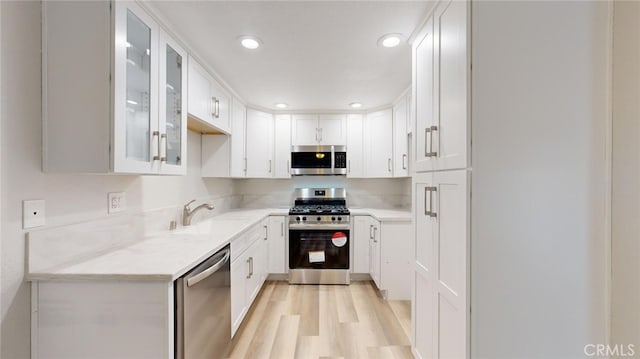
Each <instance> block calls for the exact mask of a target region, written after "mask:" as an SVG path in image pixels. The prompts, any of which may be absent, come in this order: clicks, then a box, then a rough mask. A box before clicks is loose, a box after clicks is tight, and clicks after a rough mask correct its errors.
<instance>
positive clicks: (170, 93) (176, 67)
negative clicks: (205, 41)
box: [159, 32, 187, 174]
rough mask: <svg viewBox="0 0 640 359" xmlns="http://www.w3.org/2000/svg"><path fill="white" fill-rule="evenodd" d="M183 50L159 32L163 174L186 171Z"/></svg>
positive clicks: (160, 124)
mask: <svg viewBox="0 0 640 359" xmlns="http://www.w3.org/2000/svg"><path fill="white" fill-rule="evenodd" d="M186 59H187V53H186V52H185V51H184V50H183V49H182V48H181V47H180V46H178V44H177V43H176V42H175V41H173V40H172V39H171V38H170V37H169V36H168V35H167V34H166V33H165V32H160V77H159V82H160V91H159V92H160V106H159V109H160V118H159V128H160V168H159V171H160V172H161V173H164V174H186V173H187V158H186V155H187V103H186V101H185V98H186V94H187V74H186V71H185V70H186V67H185V66H183V64H184V65H186V62H185V61H186Z"/></svg>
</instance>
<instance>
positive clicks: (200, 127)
mask: <svg viewBox="0 0 640 359" xmlns="http://www.w3.org/2000/svg"><path fill="white" fill-rule="evenodd" d="M230 110H231V97H230V96H229V95H228V94H227V93H226V92H225V91H224V90H223V88H222V86H220V84H218V82H217V81H216V80H214V79H213V77H212V76H211V74H209V72H207V71H206V70H205V69H204V68H203V67H202V66H201V65H200V64H199V63H198V62H197V61H196V60H194V59H193V58H192V57H189V118H190V120H191V121H190V122H189V128H190V129H193V130H195V131H198V132H202V133H220V132H222V133H230V132H231V131H230V127H231V124H230V116H229V113H230Z"/></svg>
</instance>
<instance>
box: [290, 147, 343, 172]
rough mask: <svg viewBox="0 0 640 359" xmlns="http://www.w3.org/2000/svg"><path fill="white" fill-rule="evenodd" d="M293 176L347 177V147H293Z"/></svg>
mask: <svg viewBox="0 0 640 359" xmlns="http://www.w3.org/2000/svg"><path fill="white" fill-rule="evenodd" d="M291 174H292V175H294V176H300V175H346V174H347V148H346V146H293V147H292V148H291Z"/></svg>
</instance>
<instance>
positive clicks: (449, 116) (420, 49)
mask: <svg viewBox="0 0 640 359" xmlns="http://www.w3.org/2000/svg"><path fill="white" fill-rule="evenodd" d="M467 17H468V12H467V3H466V2H464V1H445V2H442V3H440V4H439V5H438V8H437V9H436V10H435V13H434V15H433V16H432V17H430V18H429V20H428V22H427V23H426V26H425V27H424V29H423V31H422V32H421V35H420V36H418V37H417V38H416V40H415V41H414V43H413V89H414V93H413V98H414V104H415V111H414V113H415V118H416V120H415V131H414V134H413V136H414V138H415V140H416V146H415V171H433V170H444V169H459V168H466V167H468V158H469V156H468V152H469V149H470V146H469V139H470V136H469V129H470V126H469V118H470V116H469V115H468V111H469V96H468V92H469V90H468V89H469V86H468V85H469V74H470V71H469V66H470V61H469V55H468V54H469V51H468V48H469V42H468V35H467V34H468V28H467V24H468V21H467Z"/></svg>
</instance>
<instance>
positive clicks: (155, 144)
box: [151, 131, 160, 161]
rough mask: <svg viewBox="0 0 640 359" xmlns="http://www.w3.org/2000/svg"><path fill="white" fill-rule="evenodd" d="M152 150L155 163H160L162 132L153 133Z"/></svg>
mask: <svg viewBox="0 0 640 359" xmlns="http://www.w3.org/2000/svg"><path fill="white" fill-rule="evenodd" d="M151 148H152V151H153V152H152V153H153V158H152V160H153V161H160V132H158V131H153V133H152V135H151Z"/></svg>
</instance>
